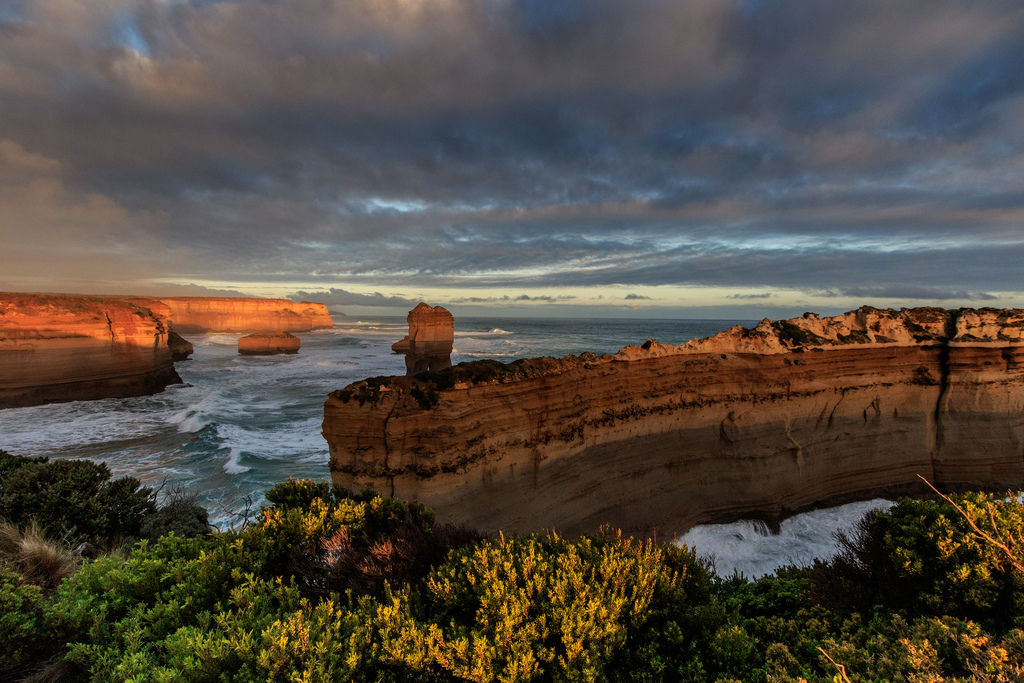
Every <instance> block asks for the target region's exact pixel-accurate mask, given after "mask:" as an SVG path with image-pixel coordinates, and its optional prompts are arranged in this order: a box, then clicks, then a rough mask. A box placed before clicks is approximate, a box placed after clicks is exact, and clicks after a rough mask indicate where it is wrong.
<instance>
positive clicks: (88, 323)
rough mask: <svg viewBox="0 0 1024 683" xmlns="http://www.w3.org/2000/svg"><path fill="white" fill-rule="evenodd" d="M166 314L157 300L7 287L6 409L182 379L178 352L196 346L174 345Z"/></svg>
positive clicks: (0, 315)
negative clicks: (26, 291)
mask: <svg viewBox="0 0 1024 683" xmlns="http://www.w3.org/2000/svg"><path fill="white" fill-rule="evenodd" d="M145 303H148V304H150V305H148V306H147V305H144V304H145ZM166 314H167V311H166V309H165V308H164V307H163V306H162V305H161V304H160V303H159V302H157V301H144V300H138V299H129V298H118V297H88V296H74V295H45V294H11V293H0V408H10V407H15V406H27V405H37V404H41V403H51V402H57V401H74V400H85V399H96V398H114V397H125V396H139V395H143V394H152V393H155V392H158V391H162V390H163V389H164V388H165V387H166V386H168V385H169V384H180V383H181V378H180V377H179V376H178V374H177V373H176V372H175V371H174V356H175V354H177V355H178V356H181V355H182V354H185V355H187V353H190V352H191V349H192V345H191V344H189V343H188V342H185V341H184V340H180V341H176V342H174V345H173V348H172V347H171V346H170V345H169V341H170V340H171V334H172V333H171V331H170V327H169V323H168V319H167V316H166ZM186 346H187V349H186Z"/></svg>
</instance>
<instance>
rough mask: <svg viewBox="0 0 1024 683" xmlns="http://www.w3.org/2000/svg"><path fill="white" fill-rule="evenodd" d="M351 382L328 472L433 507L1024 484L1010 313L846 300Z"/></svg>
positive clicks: (448, 517)
mask: <svg viewBox="0 0 1024 683" xmlns="http://www.w3.org/2000/svg"><path fill="white" fill-rule="evenodd" d="M423 378H424V379H426V380H428V381H423V380H421V379H417V378H415V377H398V378H391V379H390V380H387V381H381V380H376V381H373V382H363V383H356V384H353V385H350V386H349V387H347V388H346V389H345V390H342V391H336V392H334V393H332V394H331V396H330V397H329V398H328V400H327V402H326V404H325V406H324V423H323V433H324V437H325V438H326V439H327V442H328V444H329V446H330V452H331V461H330V466H331V473H332V478H333V480H334V482H335V483H336V484H338V485H341V486H344V487H348V488H357V489H358V488H361V487H363V486H370V487H373V488H375V489H377V490H378V491H382V492H386V493H388V494H392V495H395V496H399V497H403V498H409V499H418V500H419V501H420V502H422V503H424V504H426V505H428V506H430V507H433V508H434V509H435V510H436V511H437V512H438V515H439V518H442V519H444V520H445V521H454V522H464V523H468V524H472V525H475V526H478V527H481V528H483V529H487V530H494V529H499V528H500V529H505V530H508V531H518V532H522V531H530V530H537V529H542V528H550V527H555V528H557V529H559V530H561V531H564V532H568V533H572V532H578V531H583V530H595V529H597V528H598V527H599V526H600V525H602V524H612V525H615V526H618V527H622V528H624V529H627V530H629V531H631V532H637V533H641V534H654V533H657V534H660V535H662V536H672V535H674V534H677V533H680V532H682V531H683V530H685V529H687V528H689V527H690V526H692V525H694V524H698V523H701V522H706V521H715V520H725V519H735V518H737V517H740V516H744V515H752V514H754V515H758V514H760V515H766V516H769V517H777V516H781V515H784V514H787V513H790V512H793V511H797V510H800V509H805V508H807V507H809V506H813V505H815V504H817V503H821V502H825V501H830V502H836V501H841V500H850V499H854V498H858V497H863V496H872V495H876V494H879V493H894V492H900V491H908V490H913V489H915V488H916V487H917V486H918V485H919V480H918V479H917V475H918V474H920V475H922V476H925V477H927V478H928V479H930V480H931V481H934V482H937V483H938V484H939V485H940V486H945V487H946V488H947V489H948V488H958V487H986V488H991V487H1004V486H1020V485H1021V484H1022V483H1024V311H1022V310H994V309H980V310H968V309H962V310H958V311H946V310H942V309H936V308H918V309H911V310H907V309H904V310H901V311H894V310H876V309H873V308H861V309H859V310H857V311H852V312H850V313H847V314H845V315H841V316H836V317H833V318H819V317H818V316H816V315H813V314H806V315H804V316H803V317H802V318H796V319H793V320H786V321H780V322H772V321H771V320H764V321H762V322H761V323H760V324H759V325H757V326H756V327H754V328H753V329H745V328H742V327H736V328H733V329H731V330H729V331H727V332H724V333H722V334H719V335H718V336H715V337H711V338H708V339H702V340H695V341H691V342H689V343H687V344H684V345H681V346H668V345H662V344H658V343H657V342H655V341H648V343H646V344H644V345H643V346H639V347H636V346H631V347H627V348H625V349H623V350H621V351H620V352H619V353H617V354H615V355H604V356H595V355H593V354H583V355H581V356H579V357H576V356H568V357H566V358H564V359H561V360H556V359H550V358H542V359H530V360H523V361H516V362H514V363H510V364H508V365H503V364H501V363H497V362H494V361H486V362H477V363H473V364H460V365H459V366H456V367H454V368H451V369H450V370H447V371H444V372H442V373H440V374H438V375H436V376H423Z"/></svg>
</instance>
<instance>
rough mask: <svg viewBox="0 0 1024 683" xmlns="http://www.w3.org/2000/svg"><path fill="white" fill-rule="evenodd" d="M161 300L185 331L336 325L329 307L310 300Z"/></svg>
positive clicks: (177, 328) (299, 329)
mask: <svg viewBox="0 0 1024 683" xmlns="http://www.w3.org/2000/svg"><path fill="white" fill-rule="evenodd" d="M160 301H161V302H162V303H163V304H164V305H166V306H167V308H168V315H169V316H170V319H171V321H172V324H173V325H174V330H175V331H176V332H179V333H181V334H202V333H206V332H234V333H242V334H248V333H251V332H279V331H284V332H309V331H310V330H321V329H327V330H329V329H331V328H333V327H334V321H332V320H331V314H330V313H329V312H328V311H327V306H325V305H324V304H314V303H310V302H306V301H304V302H302V303H295V302H294V301H288V300H287V299H251V298H243V297H237V298H233V297H173V298H162V299H160Z"/></svg>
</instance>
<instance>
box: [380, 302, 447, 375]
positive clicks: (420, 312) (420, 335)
mask: <svg viewBox="0 0 1024 683" xmlns="http://www.w3.org/2000/svg"><path fill="white" fill-rule="evenodd" d="M406 320H407V321H408V322H409V334H407V335H406V336H405V338H404V339H402V340H401V341H399V342H395V343H394V344H392V345H391V350H392V351H394V352H395V353H404V354H405V370H406V374H407V375H415V374H416V373H419V372H426V371H435V370H443V369H444V368H449V367H451V365H452V358H451V355H452V344H453V343H454V342H455V319H454V318H453V317H452V314H451V313H450V312H449V311H448V310H447V309H445V308H442V307H441V306H430V305H429V304H425V303H422V302H421V303H420V304H419V305H418V306H416V308H414V309H412V310H411V311H409V315H408V316H406Z"/></svg>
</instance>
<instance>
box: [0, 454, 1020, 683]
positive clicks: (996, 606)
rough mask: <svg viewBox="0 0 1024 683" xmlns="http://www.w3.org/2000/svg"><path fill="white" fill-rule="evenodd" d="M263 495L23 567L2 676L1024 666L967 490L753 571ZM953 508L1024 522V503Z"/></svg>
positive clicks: (797, 671)
mask: <svg viewBox="0 0 1024 683" xmlns="http://www.w3.org/2000/svg"><path fill="white" fill-rule="evenodd" d="M29 464H30V465H39V464H45V462H41V461H36V462H33V463H29ZM6 465H9V461H5V460H0V472H2V471H4V470H3V467H4V466H6ZM24 466H28V465H25V464H22V465H19V467H16V468H10V467H8V470H7V472H8V474H7V475H6V476H10V474H11V473H13V472H16V471H17V470H18V469H20V468H21V467H24ZM266 499H267V501H268V503H269V507H266V508H264V509H262V510H261V511H260V513H259V516H258V518H257V519H256V520H255V521H254V522H253V523H251V524H249V525H247V526H245V527H243V528H241V529H237V530H231V531H229V532H225V533H218V534H200V535H197V536H195V537H192V538H183V537H180V536H179V535H178V534H177V533H166V534H163V535H162V536H161V537H160V538H159V540H154V541H143V542H140V543H139V544H138V545H137V546H136V547H135V548H134V549H133V550H132V551H131V553H130V554H125V555H120V556H119V555H107V556H103V557H100V558H98V559H96V560H94V561H86V562H85V563H84V564H83V565H82V567H81V569H80V570H79V571H78V572H77V573H76V574H74V575H73V576H72V577H71V578H69V579H66V580H64V581H63V582H62V583H61V584H60V585H59V587H58V588H57V589H56V591H55V592H53V593H52V595H48V594H47V592H46V591H44V590H42V589H40V588H38V587H36V586H33V585H31V584H29V583H27V582H26V581H25V580H24V577H23V576H22V575H21V574H20V573H18V572H17V570H16V569H14V570H13V571H12V569H11V566H10V565H8V569H7V570H5V571H0V681H3V680H21V678H19V677H22V678H23V677H24V676H26V675H28V674H31V673H32V672H34V671H39V670H41V669H42V668H43V667H44V665H48V667H49V668H48V671H49V672H50V673H49V674H48V675H49V679H48V680H58V679H60V676H63V678H62V679H60V680H67V681H96V682H99V681H103V682H107V681H140V682H141V681H211V682H212V681H218V682H225V683H227V682H232V681H237V682H240V683H241V682H249V681H282V682H284V681H310V682H312V681H432V682H437V681H457V680H473V681H606V680H607V681H706V682H707V683H712V682H715V681H733V680H737V681H793V682H794V683H795V682H796V681H809V682H813V681H833V680H840V681H841V680H847V679H848V680H850V681H883V680H884V681H908V682H909V681H1021V680H1024V630H1022V628H1021V626H1022V624H1021V622H1022V616H1024V611H1022V602H1021V600H1022V594H1024V590H1022V585H1021V577H1020V572H1019V569H1018V567H1017V564H1015V563H1014V561H1013V558H1012V557H1011V556H1008V555H1007V553H1006V551H1005V549H1000V548H998V547H996V546H993V545H992V544H991V543H989V542H987V541H982V540H981V539H979V537H978V536H977V533H976V532H975V530H974V529H972V528H971V526H970V524H969V523H967V522H966V521H965V518H964V517H963V516H962V515H961V514H960V513H959V512H957V510H956V508H954V507H953V503H951V502H949V501H943V500H939V501H913V500H903V501H900V502H899V504H898V505H896V506H895V507H894V508H892V510H890V511H889V512H888V513H884V514H883V513H879V514H875V515H873V516H871V517H869V518H868V519H867V520H866V521H865V522H864V523H863V524H862V525H861V528H860V530H859V532H858V533H857V534H855V535H853V536H851V537H850V538H848V539H846V541H845V551H844V552H843V553H842V554H841V555H840V556H839V557H838V558H836V559H835V560H833V561H830V562H818V563H816V564H815V565H814V566H811V567H803V568H797V567H789V568H784V569H782V570H780V571H778V572H777V574H776V575H775V576H771V577H765V578H763V579H760V580H758V581H754V582H750V581H747V580H745V579H743V578H742V577H739V576H735V577H732V578H730V579H726V580H721V579H717V578H714V577H713V576H712V574H711V573H710V571H709V569H708V566H707V563H706V562H704V561H702V560H701V559H700V558H698V557H696V556H695V555H694V554H693V553H692V552H691V551H689V550H686V549H684V548H677V547H675V546H671V545H659V544H655V543H650V542H637V541H634V540H632V539H628V538H622V537H621V536H619V535H618V534H615V533H605V534H602V535H596V536H585V537H582V538H579V539H565V538H561V537H559V536H557V535H554V534H549V535H533V536H526V537H518V538H516V537H505V536H503V535H499V536H498V537H497V538H491V539H484V538H482V537H481V536H480V535H479V534H474V533H472V532H468V531H466V530H463V529H456V528H452V527H446V526H443V525H438V524H436V523H435V521H434V517H433V515H432V513H430V511H429V510H426V509H424V508H422V507H420V506H417V505H414V504H407V503H403V502H401V501H398V500H393V499H387V498H381V497H377V496H375V495H372V494H371V493H368V492H364V493H363V494H359V495H356V496H352V495H350V494H348V493H347V492H345V491H340V490H336V489H334V488H332V487H331V486H330V485H329V484H326V483H314V482H308V481H289V482H286V483H284V484H281V485H279V486H277V487H275V488H274V489H272V490H271V491H269V492H268V493H267V494H266ZM953 502H955V503H956V504H957V505H960V506H961V507H962V509H963V510H964V511H965V512H966V513H969V515H970V514H973V515H975V519H976V520H979V521H982V522H986V523H987V522H989V521H990V522H991V524H992V525H994V527H993V529H992V531H993V532H994V534H995V536H996V537H997V538H1007V539H1011V540H1012V538H1014V536H1013V534H1014V533H1017V534H1019V533H1020V530H1021V524H1022V521H1021V520H1022V517H1021V504H1020V503H1019V502H1017V500H1016V499H1012V498H1006V499H1004V498H1001V497H992V496H981V495H977V494H970V495H966V496H957V497H955V498H954V501H953ZM186 516H187V515H186ZM1007 547H1008V548H1010V549H1011V550H1014V551H1015V552H1016V546H1015V545H1013V544H1012V543H1011V544H1008V545H1007ZM26 680H27V679H26Z"/></svg>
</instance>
